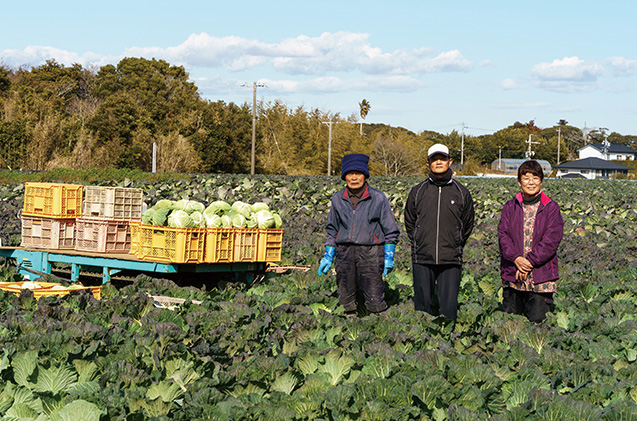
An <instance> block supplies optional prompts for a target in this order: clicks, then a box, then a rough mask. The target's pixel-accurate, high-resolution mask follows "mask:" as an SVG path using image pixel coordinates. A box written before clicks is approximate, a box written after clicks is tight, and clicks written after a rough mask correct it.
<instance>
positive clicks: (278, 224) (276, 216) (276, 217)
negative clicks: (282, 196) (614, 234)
mask: <svg viewBox="0 0 637 421" xmlns="http://www.w3.org/2000/svg"><path fill="white" fill-rule="evenodd" d="M272 218H274V228H277V229H279V228H281V227H282V226H283V220H282V219H281V217H280V216H279V214H278V213H274V212H272Z"/></svg>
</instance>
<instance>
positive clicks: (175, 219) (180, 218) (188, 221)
mask: <svg viewBox="0 0 637 421" xmlns="http://www.w3.org/2000/svg"><path fill="white" fill-rule="evenodd" d="M168 226H169V227H173V228H194V227H195V223H194V222H193V220H192V218H191V217H190V215H188V212H186V211H182V210H179V209H177V210H174V211H172V212H171V213H170V215H168Z"/></svg>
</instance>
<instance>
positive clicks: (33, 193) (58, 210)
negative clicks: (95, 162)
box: [22, 183, 84, 218]
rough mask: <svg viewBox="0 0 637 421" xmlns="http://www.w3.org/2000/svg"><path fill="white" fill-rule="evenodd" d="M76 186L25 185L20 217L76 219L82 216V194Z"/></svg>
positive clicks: (81, 188) (80, 186)
mask: <svg viewBox="0 0 637 421" xmlns="http://www.w3.org/2000/svg"><path fill="white" fill-rule="evenodd" d="M83 188H84V186H82V185H78V184H59V183H58V184H56V183H25V184H24V207H23V209H22V215H28V216H44V217H48V218H77V217H79V216H81V215H82V192H83Z"/></svg>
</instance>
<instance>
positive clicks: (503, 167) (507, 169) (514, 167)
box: [491, 158, 553, 175]
mask: <svg viewBox="0 0 637 421" xmlns="http://www.w3.org/2000/svg"><path fill="white" fill-rule="evenodd" d="M524 161H527V160H526V159H511V158H505V159H496V160H495V161H493V162H492V163H491V169H492V170H498V171H503V172H504V173H506V174H517V173H518V167H519V166H520V165H521V164H522V163H523V162H524ZM536 161H537V162H538V163H539V164H540V165H541V166H542V171H544V175H549V174H550V173H551V171H552V170H553V168H552V167H551V164H550V162H548V161H544V160H541V159H537V160H536Z"/></svg>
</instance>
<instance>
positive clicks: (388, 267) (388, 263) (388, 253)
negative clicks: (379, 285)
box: [383, 244, 396, 278]
mask: <svg viewBox="0 0 637 421" xmlns="http://www.w3.org/2000/svg"><path fill="white" fill-rule="evenodd" d="M395 251H396V244H385V268H384V269H383V278H384V277H385V276H387V275H389V272H391V271H392V269H394V252H395Z"/></svg>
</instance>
